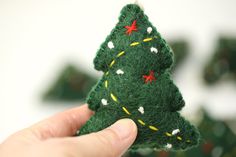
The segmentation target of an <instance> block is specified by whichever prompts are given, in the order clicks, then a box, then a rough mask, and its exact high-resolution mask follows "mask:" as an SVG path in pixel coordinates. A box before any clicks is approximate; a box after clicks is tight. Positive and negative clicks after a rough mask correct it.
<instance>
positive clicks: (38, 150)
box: [0, 105, 137, 157]
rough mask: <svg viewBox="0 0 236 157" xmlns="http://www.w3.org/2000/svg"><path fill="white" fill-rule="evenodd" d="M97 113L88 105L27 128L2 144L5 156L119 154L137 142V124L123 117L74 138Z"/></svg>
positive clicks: (110, 156) (0, 151)
mask: <svg viewBox="0 0 236 157" xmlns="http://www.w3.org/2000/svg"><path fill="white" fill-rule="evenodd" d="M92 115H93V112H92V111H91V110H89V109H88V106H87V105H83V106H80V107H77V108H73V109H70V110H67V111H64V112H62V113H58V114H56V115H54V116H52V117H50V118H48V119H46V120H43V121H41V122H39V123H37V124H34V125H33V126H31V127H29V128H26V129H23V130H21V131H19V132H17V133H15V134H13V135H11V136H10V137H8V138H7V139H6V140H5V141H4V142H3V143H2V144H0V156H1V157H6V156H7V157H15V156H18V157H32V156H34V157H42V156H44V157H93V156H102V157H119V156H121V155H122V154H124V152H126V151H127V149H128V148H129V147H130V146H131V145H132V143H133V142H134V140H135V138H136V135H137V126H136V125H135V123H134V122H133V121H132V120H130V119H121V120H119V121H117V122H116V123H114V124H113V125H111V126H110V127H108V128H106V129H104V130H102V131H99V132H96V133H91V134H87V135H82V136H79V137H73V135H74V134H75V132H76V131H77V130H78V129H79V128H80V127H81V126H83V125H84V124H85V123H86V121H87V120H88V119H89V118H90V117H91V116H92Z"/></svg>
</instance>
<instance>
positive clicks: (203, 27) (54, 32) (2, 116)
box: [0, 0, 236, 141]
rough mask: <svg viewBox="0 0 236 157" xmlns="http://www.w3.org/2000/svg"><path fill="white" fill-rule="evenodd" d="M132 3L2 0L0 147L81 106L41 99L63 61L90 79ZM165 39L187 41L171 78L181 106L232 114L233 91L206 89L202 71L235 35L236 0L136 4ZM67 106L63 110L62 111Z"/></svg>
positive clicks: (230, 87)
mask: <svg viewBox="0 0 236 157" xmlns="http://www.w3.org/2000/svg"><path fill="white" fill-rule="evenodd" d="M129 2H131V1H130V0H98V1H96V0H93V1H92V0H86V1H82V0H70V1H68V0H34V1H33V0H32V1H31V0H21V1H19V0H0V105H1V106H0V141H2V140H3V139H4V138H6V137H7V136H8V135H9V134H11V133H13V132H15V131H16V130H18V129H21V128H23V127H26V126H28V125H30V124H33V123H34V122H36V121H38V120H40V119H43V118H45V117H48V116H50V115H52V114H54V113H56V112H58V111H62V110H64V109H65V108H70V107H72V106H76V105H79V103H70V104H69V103H64V104H63V103H61V104H50V103H48V104H45V103H44V102H42V101H41V99H40V95H41V94H42V92H43V91H44V90H45V89H46V88H47V87H48V86H49V85H50V83H52V82H53V80H54V79H56V77H57V75H58V72H59V71H60V70H61V68H62V67H63V66H64V65H65V64H66V63H68V62H72V63H75V64H76V65H77V66H80V68H83V69H84V70H85V71H89V72H91V73H93V74H95V75H99V74H100V73H98V72H96V71H95V70H94V69H93V65H92V60H93V58H94V56H95V53H96V50H97V49H98V48H99V45H100V44H101V43H102V42H103V41H104V40H105V37H106V36H107V35H108V34H109V32H110V31H111V29H112V28H113V27H114V26H115V24H116V22H117V18H118V16H119V12H120V10H121V8H122V7H123V6H124V5H125V4H127V3H129ZM139 3H141V5H142V6H143V7H144V10H145V12H146V14H147V15H148V16H149V18H150V21H151V22H152V23H153V24H154V25H155V26H156V27H157V29H158V30H159V32H161V34H162V36H163V37H165V38H167V39H170V38H171V39H172V38H176V39H178V38H185V39H187V40H188V41H190V45H191V48H192V51H191V52H192V53H191V55H190V56H189V57H188V58H187V60H186V62H185V63H184V64H182V66H181V67H180V68H179V70H178V73H177V75H175V76H174V79H175V80H176V84H177V85H178V86H179V88H180V90H181V92H182V93H183V96H184V98H185V101H186V107H185V108H184V109H183V112H184V114H185V115H189V116H191V115H193V113H194V112H195V111H196V109H197V108H198V107H199V105H203V106H205V107H206V108H207V109H208V110H209V111H210V112H211V114H212V115H213V116H215V117H217V118H232V117H233V116H234V115H235V113H236V98H235V96H236V84H235V83H232V82H228V83H223V82H222V83H220V84H218V85H217V86H214V87H206V86H204V84H203V82H202V80H201V79H202V78H201V72H202V68H203V67H204V64H205V63H206V62H207V60H208V59H209V57H210V55H211V53H212V52H213V49H214V46H215V43H216V40H217V38H218V36H219V35H222V34H223V35H231V36H233V35H234V36H236V19H235V17H236V9H235V6H236V1H235V0H224V1H223V0H140V1H139ZM65 104H66V105H65Z"/></svg>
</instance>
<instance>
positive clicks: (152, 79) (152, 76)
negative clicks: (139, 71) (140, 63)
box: [143, 70, 156, 83]
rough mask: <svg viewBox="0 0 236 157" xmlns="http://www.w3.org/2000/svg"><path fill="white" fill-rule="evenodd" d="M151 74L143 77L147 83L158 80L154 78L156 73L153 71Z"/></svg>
mask: <svg viewBox="0 0 236 157" xmlns="http://www.w3.org/2000/svg"><path fill="white" fill-rule="evenodd" d="M149 73H150V74H149V75H143V78H144V79H145V83H148V82H152V81H155V80H156V78H155V76H154V71H152V70H151V71H150V72H149Z"/></svg>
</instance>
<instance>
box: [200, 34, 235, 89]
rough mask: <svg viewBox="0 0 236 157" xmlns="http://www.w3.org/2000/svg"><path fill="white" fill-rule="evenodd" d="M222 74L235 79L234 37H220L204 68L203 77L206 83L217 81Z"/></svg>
mask: <svg viewBox="0 0 236 157" xmlns="http://www.w3.org/2000/svg"><path fill="white" fill-rule="evenodd" d="M222 76H227V77H231V78H233V79H234V80H236V38H227V37H221V38H220V39H219V41H218V45H217V48H216V49H215V52H214V54H213V56H212V58H211V60H210V61H209V63H208V64H207V65H206V67H205V69H204V79H205V81H206V82H207V83H208V84H213V83H215V82H217V81H218V80H219V79H220V78H221V77H222Z"/></svg>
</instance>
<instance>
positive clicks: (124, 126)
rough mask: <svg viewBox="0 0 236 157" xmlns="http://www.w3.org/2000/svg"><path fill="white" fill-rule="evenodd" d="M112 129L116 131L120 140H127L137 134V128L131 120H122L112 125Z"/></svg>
mask: <svg viewBox="0 0 236 157" xmlns="http://www.w3.org/2000/svg"><path fill="white" fill-rule="evenodd" d="M110 129H112V130H114V131H115V132H116V133H117V135H118V136H119V137H120V139H126V138H127V137H129V136H130V135H131V134H132V133H134V132H135V130H136V129H137V126H136V124H135V123H134V122H133V121H132V120H131V119H121V120H118V121H117V122H116V123H114V124H113V125H111V127H110Z"/></svg>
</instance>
